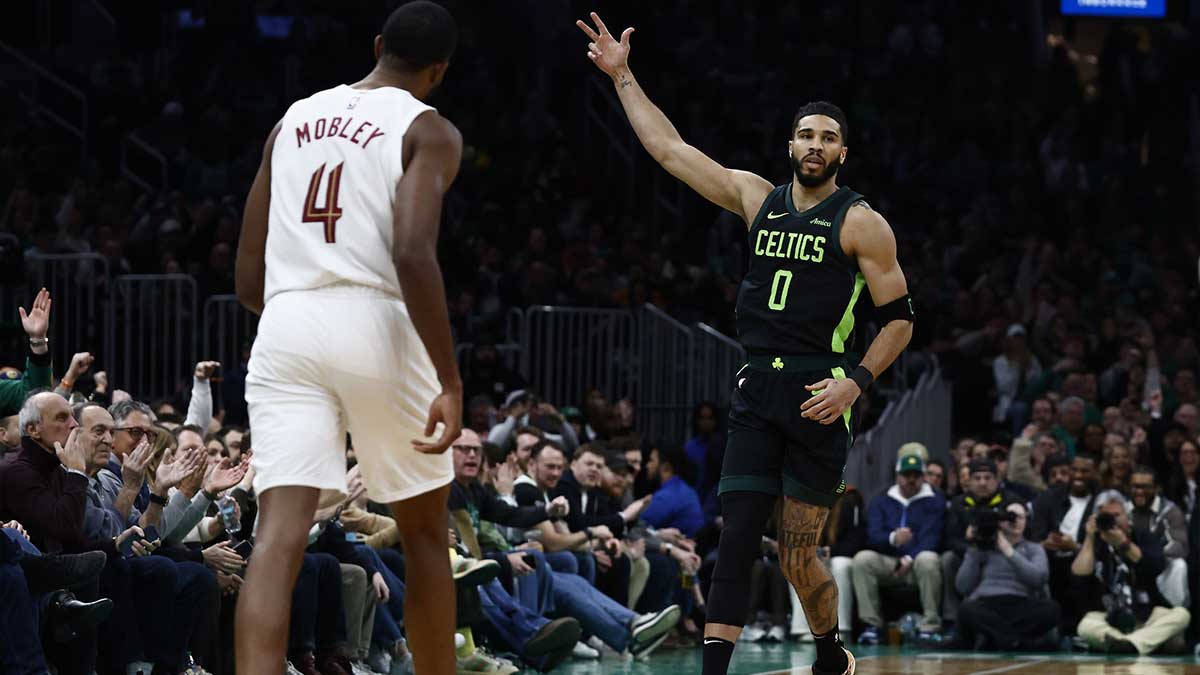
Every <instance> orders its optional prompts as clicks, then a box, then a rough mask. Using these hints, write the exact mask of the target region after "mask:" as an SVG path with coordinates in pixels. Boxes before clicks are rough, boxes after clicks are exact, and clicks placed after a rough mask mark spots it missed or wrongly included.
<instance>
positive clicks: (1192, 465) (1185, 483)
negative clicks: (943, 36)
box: [1166, 440, 1200, 543]
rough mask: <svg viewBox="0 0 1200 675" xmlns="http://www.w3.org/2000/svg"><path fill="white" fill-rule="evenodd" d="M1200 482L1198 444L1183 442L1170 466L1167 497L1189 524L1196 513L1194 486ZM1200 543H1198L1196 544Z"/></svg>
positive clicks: (1199, 448)
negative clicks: (1179, 509) (1186, 518)
mask: <svg viewBox="0 0 1200 675" xmlns="http://www.w3.org/2000/svg"><path fill="white" fill-rule="evenodd" d="M1198 480H1200V444H1197V442H1195V441H1192V440H1185V441H1183V443H1180V444H1179V457H1178V458H1176V460H1175V462H1174V463H1173V465H1172V466H1171V478H1170V479H1169V480H1168V481H1167V491H1166V492H1167V497H1168V498H1170V500H1171V501H1173V502H1175V503H1176V504H1178V505H1179V508H1181V509H1183V512H1184V514H1185V515H1186V516H1187V517H1188V519H1189V522H1190V520H1191V517H1192V514H1193V513H1195V512H1196V505H1197V503H1198V501H1197V499H1196V484H1197V481H1198ZM1198 543H1200V542H1198Z"/></svg>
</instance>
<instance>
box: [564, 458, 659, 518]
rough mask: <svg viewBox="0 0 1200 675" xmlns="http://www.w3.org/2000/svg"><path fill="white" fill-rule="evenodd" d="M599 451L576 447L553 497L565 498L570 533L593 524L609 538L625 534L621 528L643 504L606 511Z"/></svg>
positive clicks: (602, 469)
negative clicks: (568, 507) (604, 528)
mask: <svg viewBox="0 0 1200 675" xmlns="http://www.w3.org/2000/svg"><path fill="white" fill-rule="evenodd" d="M602 453H603V451H602V450H601V449H600V448H599V447H597V446H594V445H592V444H587V443H585V444H584V445H581V446H579V449H578V450H576V451H575V455H574V456H573V457H572V459H571V468H570V469H568V470H567V471H566V472H565V473H563V475H562V479H561V480H559V482H558V488H557V490H556V491H555V496H561V497H565V498H566V500H567V503H568V504H569V505H570V509H569V510H568V511H567V516H566V520H567V526H568V527H570V528H571V531H572V532H580V531H583V530H584V529H585V528H588V527H594V526H596V525H604V526H606V527H608V529H609V531H610V532H612V534H613V536H615V537H621V536H622V535H624V534H625V526H626V524H627V523H631V522H633V521H636V520H637V519H638V516H639V515H641V512H642V509H644V508H645V506H646V502H643V501H641V500H639V501H636V502H633V503H632V504H630V506H628V507H626V508H625V509H624V510H623V511H620V512H617V513H610V512H608V511H609V509H608V507H607V506H606V505H604V504H602V502H607V499H608V498H607V497H606V496H605V495H604V494H603V493H602V492H601V491H600V489H599V487H600V478H601V475H602V473H603V471H604V455H603V454H602Z"/></svg>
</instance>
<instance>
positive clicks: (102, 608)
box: [46, 591, 113, 643]
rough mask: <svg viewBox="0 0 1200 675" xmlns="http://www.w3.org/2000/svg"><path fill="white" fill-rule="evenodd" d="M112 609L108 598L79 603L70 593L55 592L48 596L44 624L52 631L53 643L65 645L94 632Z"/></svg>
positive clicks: (111, 603) (111, 602)
mask: <svg viewBox="0 0 1200 675" xmlns="http://www.w3.org/2000/svg"><path fill="white" fill-rule="evenodd" d="M112 608H113V601H112V600H109V599H108V598H101V599H99V600H96V601H94V602H80V601H78V600H76V599H75V594H74V593H71V592H70V591H57V592H56V593H54V594H53V595H51V596H50V604H49V606H48V607H47V609H46V624H47V625H48V626H50V627H51V628H52V629H53V631H54V640H55V642H59V643H66V642H70V641H71V640H74V639H75V638H76V637H78V636H79V635H81V634H86V633H87V632H89V631H92V630H95V629H96V626H99V625H100V624H101V623H103V622H104V620H105V619H107V618H108V615H109V614H111V613H112Z"/></svg>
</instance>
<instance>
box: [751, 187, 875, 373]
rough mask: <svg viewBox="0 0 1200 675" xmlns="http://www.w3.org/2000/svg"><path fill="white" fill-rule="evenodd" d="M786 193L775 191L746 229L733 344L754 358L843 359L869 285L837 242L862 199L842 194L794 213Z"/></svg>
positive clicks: (848, 192) (845, 191) (847, 191)
mask: <svg viewBox="0 0 1200 675" xmlns="http://www.w3.org/2000/svg"><path fill="white" fill-rule="evenodd" d="M791 188H792V186H791V184H790V183H788V184H786V185H780V186H779V187H777V188H775V189H774V190H772V191H771V193H770V194H769V195H767V198H766V200H765V201H764V202H763V205H762V207H761V208H760V209H759V211H758V215H757V216H756V217H755V218H754V222H753V223H752V224H751V227H750V245H749V250H750V269H749V271H748V272H747V273H746V277H745V279H743V280H742V286H741V289H740V290H739V291H738V299H737V309H736V312H737V331H738V337H739V339H740V340H741V343H742V345H743V346H744V347H745V348H746V350H747V351H749V352H751V353H768V354H779V355H783V354H845V353H846V350H847V348H848V347H849V346H851V343H852V338H853V335H854V308H855V305H856V304H857V303H858V302H859V298H860V296H861V295H862V294H863V292H864V290H865V287H866V280H865V279H864V278H863V276H862V274H861V272H860V271H859V269H858V263H857V262H856V261H855V260H854V259H852V258H850V257H849V256H847V255H846V254H845V252H844V251H842V245H841V238H840V234H841V229H842V221H843V220H844V219H845V217H846V211H847V210H848V209H849V208H850V206H851V205H852V204H854V203H855V202H857V201H859V200H861V199H862V198H863V197H862V195H860V194H858V193H857V192H854V191H853V190H851V189H850V188H847V187H841V188H838V189H837V191H835V192H834V193H833V194H831V195H829V196H828V197H826V198H825V199H824V200H823V201H821V203H819V204H817V205H816V206H814V207H812V208H810V209H808V210H807V211H804V212H799V211H797V210H796V207H795V206H794V205H793V204H792V189H791Z"/></svg>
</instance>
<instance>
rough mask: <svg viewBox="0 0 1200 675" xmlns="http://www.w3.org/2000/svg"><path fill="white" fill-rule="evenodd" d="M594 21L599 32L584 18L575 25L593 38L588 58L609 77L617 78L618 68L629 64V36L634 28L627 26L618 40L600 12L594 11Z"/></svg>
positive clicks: (589, 46)
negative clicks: (609, 30) (601, 17)
mask: <svg viewBox="0 0 1200 675" xmlns="http://www.w3.org/2000/svg"><path fill="white" fill-rule="evenodd" d="M592 21H593V22H595V24H596V28H597V29H599V31H600V32H599V33H597V32H596V31H594V30H592V27H591V26H589V25H587V23H586V22H584V21H583V20H579V21H576V22H575V25H576V26H579V30H581V31H583V34H584V35H587V36H588V38H589V39H591V42H590V43H588V58H589V59H591V60H592V63H594V64H596V67H597V68H599V69H600V70H602V71H604V72H605V73H606V74H607V75H608V76H609V77H612V78H615V77H616V76H617V70H618V69H620V68H624V67H625V66H627V65H628V64H629V36H630V35H632V34H633V28H632V27H630V28H626V29H625V30H624V31H622V32H621V39H620V40H618V39H616V38H614V37H613V35H612V33H610V32H608V26H605V25H604V22H603V21H601V20H600V15H599V14H597V13H595V12H592Z"/></svg>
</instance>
